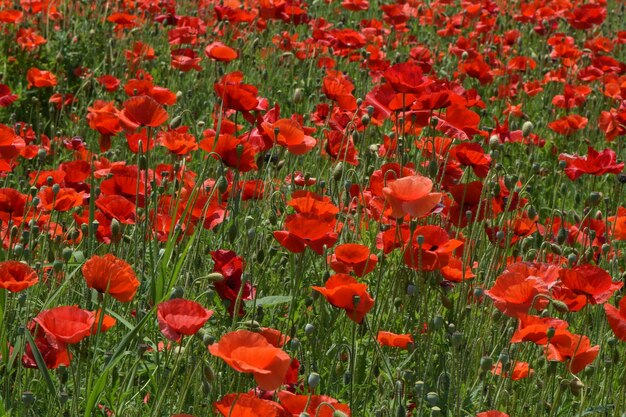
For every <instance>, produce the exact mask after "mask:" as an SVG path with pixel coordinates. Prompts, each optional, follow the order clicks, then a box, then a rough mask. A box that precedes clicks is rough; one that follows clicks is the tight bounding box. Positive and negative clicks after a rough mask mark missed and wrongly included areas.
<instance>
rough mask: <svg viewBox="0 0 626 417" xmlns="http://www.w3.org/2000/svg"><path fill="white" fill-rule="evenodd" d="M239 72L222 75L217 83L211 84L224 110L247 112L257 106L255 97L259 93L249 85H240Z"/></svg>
mask: <svg viewBox="0 0 626 417" xmlns="http://www.w3.org/2000/svg"><path fill="white" fill-rule="evenodd" d="M242 80H243V73H242V72H241V71H235V72H231V73H230V74H226V75H224V76H223V77H222V78H221V79H220V80H219V82H216V83H215V84H213V88H214V89H215V92H216V93H217V95H218V97H219V98H220V99H221V100H222V101H223V103H222V104H223V106H224V108H225V109H232V110H238V111H241V112H249V111H251V110H254V109H256V107H257V106H258V105H259V100H258V98H257V95H258V93H259V91H258V90H257V88H256V87H255V86H253V85H250V84H244V83H242Z"/></svg>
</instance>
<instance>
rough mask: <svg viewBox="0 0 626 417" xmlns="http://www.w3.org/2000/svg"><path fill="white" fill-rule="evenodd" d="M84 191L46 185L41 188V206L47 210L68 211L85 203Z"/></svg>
mask: <svg viewBox="0 0 626 417" xmlns="http://www.w3.org/2000/svg"><path fill="white" fill-rule="evenodd" d="M84 194H85V193H84V192H82V191H81V192H77V191H76V190H75V189H73V188H59V189H58V190H57V191H56V192H55V188H54V187H46V188H44V189H43V190H41V191H40V192H39V194H38V196H39V200H40V203H39V207H40V208H41V209H42V210H45V211H68V210H71V209H73V208H74V207H79V206H81V205H82V204H83V197H84Z"/></svg>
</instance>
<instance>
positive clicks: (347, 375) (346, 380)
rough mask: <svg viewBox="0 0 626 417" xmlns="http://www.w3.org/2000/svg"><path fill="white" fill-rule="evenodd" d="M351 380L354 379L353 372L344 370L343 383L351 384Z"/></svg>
mask: <svg viewBox="0 0 626 417" xmlns="http://www.w3.org/2000/svg"><path fill="white" fill-rule="evenodd" d="M350 381H352V374H351V373H350V372H349V371H348V372H344V374H343V384H344V385H349V384H350Z"/></svg>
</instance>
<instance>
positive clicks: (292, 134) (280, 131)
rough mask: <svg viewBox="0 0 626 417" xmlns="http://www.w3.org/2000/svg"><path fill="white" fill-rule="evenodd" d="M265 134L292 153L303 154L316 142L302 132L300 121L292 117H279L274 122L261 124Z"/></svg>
mask: <svg viewBox="0 0 626 417" xmlns="http://www.w3.org/2000/svg"><path fill="white" fill-rule="evenodd" d="M261 127H262V128H263V131H264V132H265V134H266V135H267V136H268V137H269V138H270V139H271V140H272V142H276V143H277V144H279V145H280V146H284V147H285V148H287V150H288V151H289V152H290V153H292V154H294V155H304V154H305V153H307V152H309V151H310V150H311V149H313V147H314V146H315V145H316V144H317V141H316V140H315V139H314V138H312V137H311V136H309V135H307V134H305V133H304V130H303V128H302V126H300V123H298V122H297V121H295V120H293V119H280V120H277V121H275V122H274V123H269V122H263V123H262V124H261Z"/></svg>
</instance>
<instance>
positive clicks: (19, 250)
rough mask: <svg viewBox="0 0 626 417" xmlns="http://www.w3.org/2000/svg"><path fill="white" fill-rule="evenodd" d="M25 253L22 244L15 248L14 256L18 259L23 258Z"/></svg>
mask: <svg viewBox="0 0 626 417" xmlns="http://www.w3.org/2000/svg"><path fill="white" fill-rule="evenodd" d="M23 253H24V246H22V245H21V244H19V243H18V244H17V245H15V246H14V247H13V254H14V255H15V256H16V257H17V258H21V257H22V254H23Z"/></svg>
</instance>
